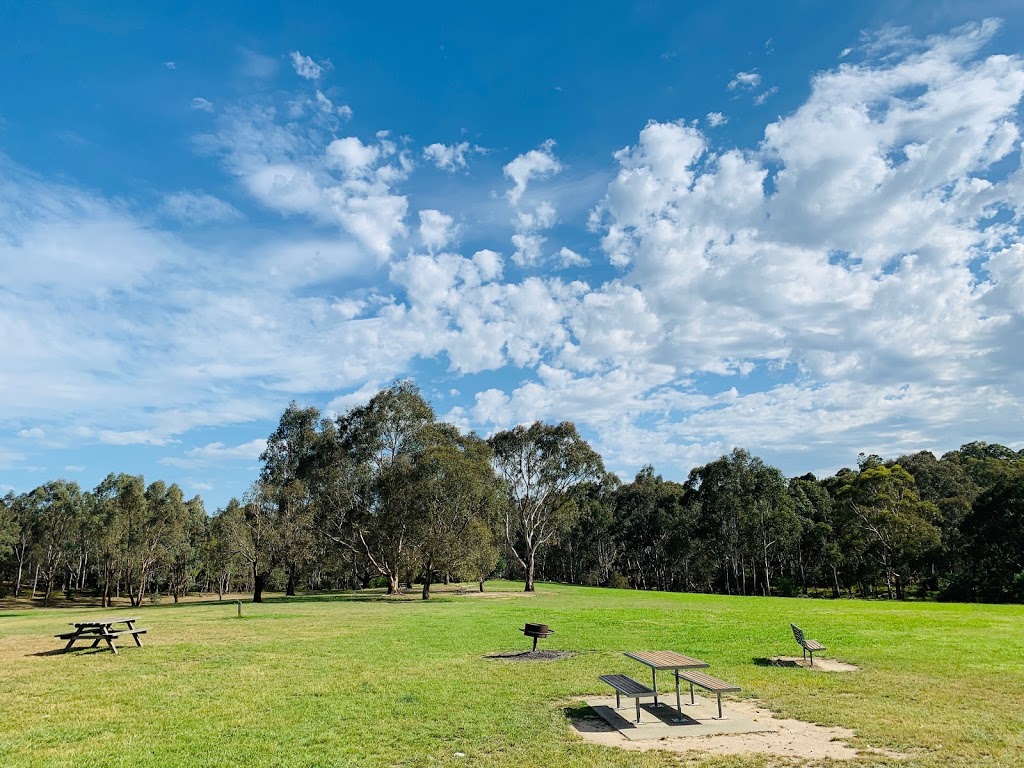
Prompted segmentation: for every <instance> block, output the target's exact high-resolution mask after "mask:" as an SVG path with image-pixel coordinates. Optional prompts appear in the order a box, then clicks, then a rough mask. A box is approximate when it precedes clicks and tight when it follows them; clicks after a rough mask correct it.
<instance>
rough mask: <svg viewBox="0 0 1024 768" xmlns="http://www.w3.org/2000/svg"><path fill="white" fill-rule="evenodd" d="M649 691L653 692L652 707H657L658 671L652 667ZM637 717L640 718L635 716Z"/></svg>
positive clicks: (638, 704) (638, 703)
mask: <svg viewBox="0 0 1024 768" xmlns="http://www.w3.org/2000/svg"><path fill="white" fill-rule="evenodd" d="M651 690H653V691H654V706H658V670H656V669H655V668H654V667H651ZM637 706H638V707H639V706H640V702H639V701H637ZM637 717H638V718H639V717H640V716H639V715H637ZM637 722H638V723H639V722H640V720H639V719H638V720H637Z"/></svg>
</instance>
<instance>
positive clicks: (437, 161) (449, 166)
mask: <svg viewBox="0 0 1024 768" xmlns="http://www.w3.org/2000/svg"><path fill="white" fill-rule="evenodd" d="M469 151H470V145H469V142H468V141H463V142H460V143H459V144H451V145H446V144H430V145H428V146H426V147H424V148H423V159H424V160H429V161H431V162H432V163H433V164H434V165H435V166H437V167H438V168H440V169H441V170H442V171H454V170H456V169H458V168H467V167H468V164H467V163H466V153H467V152H469Z"/></svg>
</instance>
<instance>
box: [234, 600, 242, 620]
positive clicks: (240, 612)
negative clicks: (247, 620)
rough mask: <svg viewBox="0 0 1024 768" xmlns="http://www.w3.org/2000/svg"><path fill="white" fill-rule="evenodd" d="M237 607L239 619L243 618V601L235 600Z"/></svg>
mask: <svg viewBox="0 0 1024 768" xmlns="http://www.w3.org/2000/svg"><path fill="white" fill-rule="evenodd" d="M235 605H237V606H238V618H242V601H241V600H235Z"/></svg>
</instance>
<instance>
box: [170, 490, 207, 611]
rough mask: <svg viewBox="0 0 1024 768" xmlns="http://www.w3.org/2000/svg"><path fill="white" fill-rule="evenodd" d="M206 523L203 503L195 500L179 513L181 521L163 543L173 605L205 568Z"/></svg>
mask: <svg viewBox="0 0 1024 768" xmlns="http://www.w3.org/2000/svg"><path fill="white" fill-rule="evenodd" d="M209 537H210V519H209V517H207V515H206V508H205V506H204V505H203V500H202V499H201V498H200V497H199V496H195V497H193V498H191V499H189V500H188V501H187V502H185V504H184V507H183V508H182V509H181V521H180V524H179V525H175V526H174V527H173V529H172V535H171V536H170V539H169V541H168V542H167V550H166V556H167V562H166V573H167V585H168V588H169V590H170V592H171V595H173V597H174V602H178V600H179V598H181V597H183V596H185V595H187V594H188V592H189V589H190V588H192V587H193V586H194V585H195V584H196V580H197V578H198V577H199V574H200V572H201V571H202V569H203V568H204V567H205V565H206V553H207V551H208V546H209V544H208V542H209Z"/></svg>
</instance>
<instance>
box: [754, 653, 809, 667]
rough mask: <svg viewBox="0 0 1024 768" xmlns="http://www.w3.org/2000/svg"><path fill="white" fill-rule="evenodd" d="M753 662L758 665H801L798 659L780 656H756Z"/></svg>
mask: <svg viewBox="0 0 1024 768" xmlns="http://www.w3.org/2000/svg"><path fill="white" fill-rule="evenodd" d="M754 663H755V664H756V665H757V666H759V667H789V668H796V667H800V666H802V665H801V664H800V662H799V661H798V660H795V659H784V658H780V657H777V656H776V657H756V658H754Z"/></svg>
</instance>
